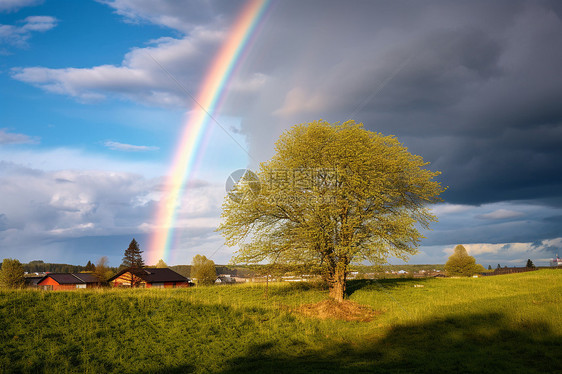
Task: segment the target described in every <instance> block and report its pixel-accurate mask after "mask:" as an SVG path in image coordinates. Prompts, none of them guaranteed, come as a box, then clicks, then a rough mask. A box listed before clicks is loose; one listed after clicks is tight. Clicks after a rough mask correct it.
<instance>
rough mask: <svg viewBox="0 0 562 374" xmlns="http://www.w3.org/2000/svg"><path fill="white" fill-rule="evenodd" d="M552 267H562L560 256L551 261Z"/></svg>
mask: <svg viewBox="0 0 562 374" xmlns="http://www.w3.org/2000/svg"><path fill="white" fill-rule="evenodd" d="M550 266H553V267H557V266H560V267H562V258H560V257H558V255H556V258H554V259H552V260H550Z"/></svg>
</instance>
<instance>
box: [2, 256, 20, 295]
mask: <svg viewBox="0 0 562 374" xmlns="http://www.w3.org/2000/svg"><path fill="white" fill-rule="evenodd" d="M24 273H25V272H24V270H23V265H22V264H21V263H20V262H19V261H18V260H12V259H11V258H5V259H4V261H2V270H0V286H2V287H8V288H22V287H23V286H24V285H25V278H24Z"/></svg>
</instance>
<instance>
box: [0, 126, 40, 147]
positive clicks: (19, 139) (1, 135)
mask: <svg viewBox="0 0 562 374" xmlns="http://www.w3.org/2000/svg"><path fill="white" fill-rule="evenodd" d="M37 143H39V140H38V138H35V137H31V136H28V135H25V134H18V133H10V132H8V131H7V129H0V145H2V144H37Z"/></svg>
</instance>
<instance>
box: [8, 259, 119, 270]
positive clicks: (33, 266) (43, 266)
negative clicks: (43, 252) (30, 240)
mask: <svg viewBox="0 0 562 374" xmlns="http://www.w3.org/2000/svg"><path fill="white" fill-rule="evenodd" d="M22 265H23V270H24V271H25V272H27V273H80V272H82V271H92V270H93V269H92V268H89V267H88V266H81V265H70V264H55V263H49V262H43V261H41V260H35V261H30V262H29V263H27V264H22ZM0 269H2V264H1V263H0ZM111 270H112V271H113V272H116V271H117V268H111Z"/></svg>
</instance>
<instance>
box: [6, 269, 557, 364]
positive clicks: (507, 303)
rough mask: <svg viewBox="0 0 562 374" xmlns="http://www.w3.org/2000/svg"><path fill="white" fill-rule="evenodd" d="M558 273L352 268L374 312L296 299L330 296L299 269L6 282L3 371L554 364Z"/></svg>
mask: <svg viewBox="0 0 562 374" xmlns="http://www.w3.org/2000/svg"><path fill="white" fill-rule="evenodd" d="M560 284H562V271H559V270H558V271H557V270H540V271H536V272H530V273H521V274H512V275H504V276H496V277H484V278H477V279H476V278H459V279H423V280H420V279H387V280H381V281H373V280H364V281H354V282H351V283H350V285H349V294H350V295H349V299H350V300H353V301H356V302H358V303H361V304H364V305H368V306H370V307H372V308H373V309H375V310H377V311H378V312H379V314H377V316H376V317H375V318H374V319H373V320H372V321H371V322H345V321H338V320H320V319H316V318H309V317H305V316H303V315H300V314H299V313H297V312H294V310H295V309H297V307H298V306H299V305H302V304H307V303H314V302H318V301H321V300H323V299H324V298H325V297H326V296H327V291H326V290H324V289H322V288H321V287H317V286H313V285H309V284H303V283H299V284H288V283H281V284H273V285H271V284H270V287H269V290H268V298H267V299H266V298H265V285H263V284H250V285H248V284H244V285H236V286H232V287H200V288H193V289H174V290H162V289H137V290H122V289H120V290H93V291H92V290H80V291H68V292H41V291H31V290H26V291H0V326H2V328H1V329H0V351H1V352H2V355H0V371H1V372H56V373H63V372H91V373H100V372H127V373H161V372H169V373H176V372H177V373H185V372H196V373H206V372H213V373H236V372H238V373H247V372H260V373H263V372H272V373H279V372H291V373H294V372H296V373H299V372H300V373H311V372H342V373H344V372H404V373H410V372H479V373H482V372H490V373H492V372H494V373H495V372H498V371H499V372H507V371H510V372H525V373H533V372H535V373H543V372H555V371H557V370H558V371H560V368H561V367H562V355H561V354H560V347H561V346H562V317H561V316H562V290H561V288H560ZM414 286H416V287H414ZM420 286H423V287H420Z"/></svg>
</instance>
